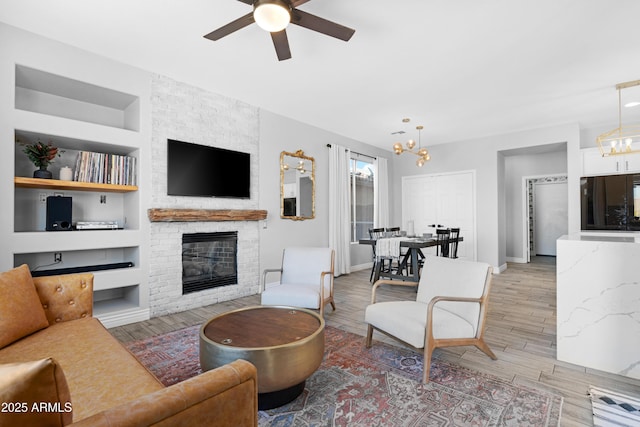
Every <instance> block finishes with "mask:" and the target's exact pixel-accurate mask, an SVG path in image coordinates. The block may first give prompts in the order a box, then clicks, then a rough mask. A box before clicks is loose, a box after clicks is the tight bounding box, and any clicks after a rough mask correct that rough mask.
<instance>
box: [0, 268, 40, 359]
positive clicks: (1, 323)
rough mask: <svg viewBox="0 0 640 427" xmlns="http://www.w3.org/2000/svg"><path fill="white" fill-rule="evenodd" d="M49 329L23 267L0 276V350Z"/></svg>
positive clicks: (31, 282) (32, 285)
mask: <svg viewBox="0 0 640 427" xmlns="http://www.w3.org/2000/svg"><path fill="white" fill-rule="evenodd" d="M47 326H49V322H47V316H46V315H45V314H44V309H43V308H42V303H41V302H40V298H39V297H38V293H37V292H36V287H35V285H34V284H33V279H32V278H31V272H30V271H29V267H28V266H27V265H26V264H23V265H21V266H20V267H17V268H14V269H13V270H9V271H6V272H4V273H1V274H0V348H3V347H6V346H7V345H9V344H11V343H12V342H14V341H17V340H19V339H20V338H22V337H25V336H27V335H29V334H32V333H34V332H36V331H39V330H40V329H43V328H46V327H47Z"/></svg>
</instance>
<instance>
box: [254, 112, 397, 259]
mask: <svg viewBox="0 0 640 427" xmlns="http://www.w3.org/2000/svg"><path fill="white" fill-rule="evenodd" d="M327 144H339V145H342V146H344V147H346V148H349V149H351V150H353V151H357V152H359V153H362V154H367V155H370V156H381V157H386V158H387V159H390V158H391V156H392V153H391V152H389V151H385V150H382V149H379V148H376V147H373V146H370V145H367V144H364V143H361V142H359V141H356V140H353V139H350V138H346V137H344V136H341V135H337V134H335V133H332V132H329V131H326V130H323V129H320V128H317V127H314V126H311V125H308V124H305V123H301V122H299V121H296V120H293V119H290V118H287V117H283V116H280V115H278V114H274V113H271V112H269V111H265V110H261V111H260V144H259V150H260V151H259V159H260V194H259V203H258V205H259V206H260V209H266V210H267V211H268V214H267V221H266V228H265V224H262V225H261V230H260V264H261V265H260V269H261V270H262V269H265V268H277V267H280V264H281V260H282V250H283V249H284V248H285V247H287V246H321V245H328V242H329V213H328V204H329V149H328V148H327ZM297 150H303V151H304V153H305V155H307V156H311V157H313V158H314V159H315V163H316V216H315V218H314V219H309V220H304V221H293V220H290V219H282V218H280V152H282V151H288V152H295V151H297ZM390 163H391V162H390ZM389 169H390V171H389V175H390V177H391V176H392V171H393V169H392V167H390V168H389ZM390 179H391V178H390ZM368 261H371V248H370V247H369V246H366V247H365V246H361V245H357V244H356V245H352V248H351V264H352V265H359V264H361V263H365V262H368Z"/></svg>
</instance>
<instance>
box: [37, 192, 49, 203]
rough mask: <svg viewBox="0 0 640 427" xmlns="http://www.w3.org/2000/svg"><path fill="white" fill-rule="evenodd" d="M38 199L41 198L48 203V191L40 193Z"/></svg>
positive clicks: (42, 201) (41, 200)
mask: <svg viewBox="0 0 640 427" xmlns="http://www.w3.org/2000/svg"><path fill="white" fill-rule="evenodd" d="M38 199H39V200H40V203H46V202H47V193H40V194H39V195H38Z"/></svg>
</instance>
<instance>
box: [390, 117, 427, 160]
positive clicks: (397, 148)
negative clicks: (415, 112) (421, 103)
mask: <svg viewBox="0 0 640 427" xmlns="http://www.w3.org/2000/svg"><path fill="white" fill-rule="evenodd" d="M402 122H403V123H408V122H409V119H402ZM416 129H417V130H418V149H417V150H415V151H414V148H415V146H416V141H415V140H413V139H410V140H408V141H407V142H406V143H405V146H406V148H405V146H403V145H402V143H401V142H396V143H395V144H393V152H394V153H396V154H397V155H398V156H399V155H400V154H402V153H411V154H415V155H416V156H418V160H416V165H417V166H418V167H420V168H421V167H422V166H424V164H425V163H426V162H428V161H429V160H431V155H429V150H427V149H426V148H424V147H423V146H422V129H424V126H422V125H419V126H416Z"/></svg>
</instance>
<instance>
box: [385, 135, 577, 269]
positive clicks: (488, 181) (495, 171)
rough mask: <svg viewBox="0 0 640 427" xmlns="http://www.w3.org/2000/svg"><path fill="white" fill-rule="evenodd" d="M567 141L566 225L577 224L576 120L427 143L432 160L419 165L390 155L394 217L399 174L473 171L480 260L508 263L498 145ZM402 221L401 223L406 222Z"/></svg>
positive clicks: (408, 158) (398, 197)
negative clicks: (481, 136) (567, 193)
mask: <svg viewBox="0 0 640 427" xmlns="http://www.w3.org/2000/svg"><path fill="white" fill-rule="evenodd" d="M561 142H566V143H567V159H568V160H567V174H568V176H569V182H568V185H569V188H568V191H569V231H570V232H572V231H579V229H580V198H579V188H580V183H579V168H580V156H579V148H580V131H579V126H578V125H577V124H569V125H560V126H553V127H548V128H542V129H535V130H529V131H523V132H518V133H512V134H504V135H495V136H491V137H484V138H478V139H474V140H467V141H461V142H456V143H451V144H443V145H435V146H432V147H428V148H429V151H430V153H431V161H430V162H428V163H427V164H426V165H425V166H424V167H423V168H418V167H416V166H415V156H410V155H402V156H399V157H394V162H393V163H394V164H393V168H394V171H395V172H394V173H393V175H392V176H393V178H392V181H391V191H392V196H393V201H392V204H393V206H394V209H393V211H392V219H394V220H395V221H398V220H399V219H400V218H402V215H401V214H402V212H401V206H400V202H399V201H400V200H401V191H402V187H401V180H402V176H408V175H420V174H430V173H440V172H452V171H460V170H475V171H476V192H477V215H476V218H477V228H478V233H477V238H478V260H479V261H484V262H488V263H489V264H491V265H493V266H494V267H495V268H500V269H504V268H506V257H507V255H506V221H505V220H504V218H505V212H506V199H505V194H504V191H501V187H502V184H501V183H500V179H502V177H503V175H504V156H503V155H502V154H500V152H501V151H505V150H509V149H514V148H523V147H534V146H538V145H547V144H554V143H561ZM404 225H405V224H403V226H404Z"/></svg>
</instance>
